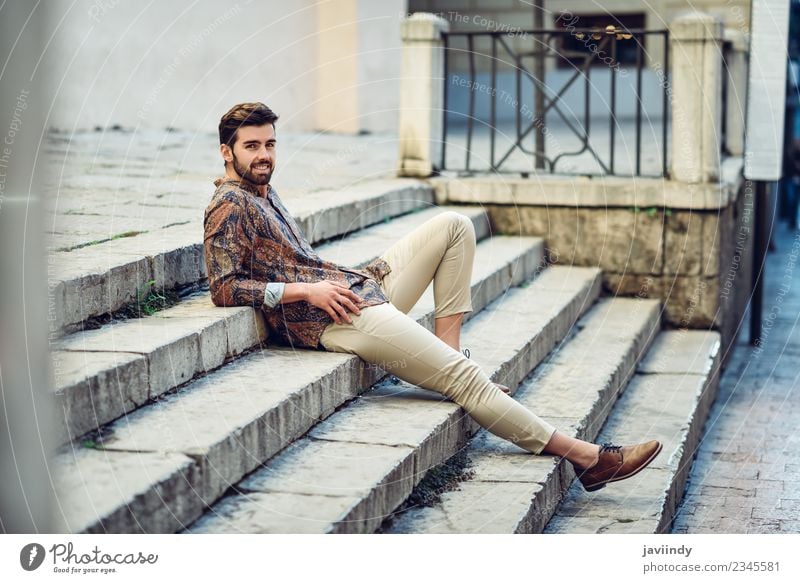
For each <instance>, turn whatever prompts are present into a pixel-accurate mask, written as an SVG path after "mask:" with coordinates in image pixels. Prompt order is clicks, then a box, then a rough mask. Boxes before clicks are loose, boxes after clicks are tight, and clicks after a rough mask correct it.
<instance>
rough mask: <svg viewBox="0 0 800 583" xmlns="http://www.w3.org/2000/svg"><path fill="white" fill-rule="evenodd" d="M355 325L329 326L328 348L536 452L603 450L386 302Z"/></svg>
mask: <svg viewBox="0 0 800 583" xmlns="http://www.w3.org/2000/svg"><path fill="white" fill-rule="evenodd" d="M352 319H353V323H352V324H336V323H333V324H331V325H329V326H328V327H327V328H326V329H325V332H324V333H323V334H322V338H321V341H322V345H323V346H324V347H325V348H326V349H327V350H332V351H335V352H349V353H352V354H357V355H358V356H360V357H361V358H362V359H364V360H365V361H367V362H370V363H374V364H377V365H378V366H380V367H382V368H384V369H385V370H387V371H391V372H392V374H395V375H396V376H398V377H400V378H401V379H403V380H405V381H407V382H409V383H412V384H415V385H417V386H419V387H422V388H425V389H430V390H433V391H437V392H439V393H441V394H443V395H445V396H446V397H448V398H450V399H451V400H453V401H455V402H456V403H458V404H459V405H461V406H462V407H464V409H465V410H466V411H467V413H469V414H470V415H471V416H472V417H473V418H474V419H475V420H476V421H477V422H478V423H479V424H480V425H482V426H483V427H485V428H487V429H488V430H489V431H491V432H492V433H494V434H495V435H498V436H500V437H502V438H504V439H508V440H509V441H512V442H513V443H516V444H517V445H519V446H520V447H522V448H523V449H526V450H528V451H530V452H532V453H536V454H539V453H542V452H544V451H547V447H548V446H549V447H550V451H548V453H557V454H558V455H562V456H563V457H565V458H566V459H568V460H570V461H573V460H575V461H576V462H584V461H585V460H586V459H588V458H589V457H591V455H592V450H593V449H597V446H594V445H592V444H590V443H587V442H583V441H580V440H577V439H576V440H573V439H571V438H567V437H566V436H564V435H563V434H560V433H558V432H556V430H555V428H554V427H553V426H552V425H550V424H549V423H547V422H546V421H544V420H543V419H541V418H539V417H537V416H536V415H534V414H533V413H532V412H531V411H529V410H528V409H527V408H526V407H524V406H523V405H522V404H520V403H519V402H517V401H515V400H514V399H512V398H511V397H509V396H508V395H506V394H505V393H503V392H502V391H501V390H500V389H499V388H497V386H496V385H495V384H494V383H493V382H492V381H491V379H490V378H489V377H488V375H487V374H486V373H485V372H484V371H483V369H482V368H481V367H480V366H478V364H477V363H475V362H474V361H472V360H470V359H468V358H466V357H465V356H464V355H463V354H461V353H460V352H457V351H455V350H452V349H451V348H450V347H449V346H447V345H446V344H445V343H444V342H443V341H441V340H440V339H439V338H437V337H436V336H434V335H433V334H431V333H430V332H429V331H428V330H427V329H426V328H424V327H423V326H420V325H419V324H418V323H417V322H415V321H414V320H413V319H412V318H410V317H408V316H407V315H406V314H403V313H402V312H400V311H399V310H398V309H397V308H396V307H395V306H394V305H393V304H391V303H385V304H380V305H377V306H370V307H368V308H364V309H363V310H362V311H361V314H360V315H355V314H353V315H352Z"/></svg>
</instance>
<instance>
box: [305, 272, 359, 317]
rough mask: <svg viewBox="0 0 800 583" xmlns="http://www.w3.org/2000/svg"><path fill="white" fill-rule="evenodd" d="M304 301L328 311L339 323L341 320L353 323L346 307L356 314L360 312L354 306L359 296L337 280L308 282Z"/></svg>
mask: <svg viewBox="0 0 800 583" xmlns="http://www.w3.org/2000/svg"><path fill="white" fill-rule="evenodd" d="M306 301H308V302H309V303H310V304H312V305H314V306H317V307H318V308H321V309H323V310H325V311H326V312H328V314H329V315H330V317H331V318H333V320H334V322H336V323H337V324H341V323H342V320H344V321H346V322H347V323H348V324H352V323H353V320H351V319H350V316H349V315H348V314H347V311H346V309H347V310H350V311H351V312H354V313H355V314H357V315H360V314H361V310H359V309H358V307H357V306H356V304H357V303H361V301H362V300H361V298H360V297H358V296H357V295H356V293H355V292H352V291H350V288H349V287H347V286H346V285H345V284H343V283H339V282H337V281H327V280H326V281H318V282H316V283H311V284H308V297H307V298H306Z"/></svg>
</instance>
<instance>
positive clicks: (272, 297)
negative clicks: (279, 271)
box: [264, 281, 286, 308]
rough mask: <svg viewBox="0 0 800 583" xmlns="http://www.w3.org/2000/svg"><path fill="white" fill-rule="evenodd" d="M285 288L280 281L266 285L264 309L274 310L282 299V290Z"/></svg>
mask: <svg viewBox="0 0 800 583" xmlns="http://www.w3.org/2000/svg"><path fill="white" fill-rule="evenodd" d="M285 287H286V284H285V283H283V282H282V281H277V282H276V281H272V282H270V283H268V284H267V288H266V289H265V290H264V307H266V308H274V307H275V306H277V305H278V303H279V302H280V301H281V298H282V297H283V289H284V288H285Z"/></svg>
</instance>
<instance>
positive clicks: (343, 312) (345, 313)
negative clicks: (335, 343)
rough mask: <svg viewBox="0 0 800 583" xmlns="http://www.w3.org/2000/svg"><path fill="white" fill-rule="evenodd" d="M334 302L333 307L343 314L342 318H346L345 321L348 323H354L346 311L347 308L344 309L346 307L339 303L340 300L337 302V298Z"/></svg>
mask: <svg viewBox="0 0 800 583" xmlns="http://www.w3.org/2000/svg"><path fill="white" fill-rule="evenodd" d="M332 303H333V309H334V310H336V311H337V312H338V313H339V314H341V315H342V319H343V320H345V321H346V322H347V323H348V324H352V323H353V321H352V320H351V319H350V316H348V315H347V312H346V311H345V309H344V308H343V307H342V306H341V305H340V304H339V302H337V301H336V300H334V301H333V302H332Z"/></svg>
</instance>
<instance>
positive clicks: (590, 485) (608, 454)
mask: <svg viewBox="0 0 800 583" xmlns="http://www.w3.org/2000/svg"><path fill="white" fill-rule="evenodd" d="M661 447H662V446H661V443H660V442H658V441H656V440H655V439H654V440H652V441H648V442H646V443H640V444H638V445H626V446H622V445H614V444H612V443H604V444H602V445H601V446H600V459H599V460H598V462H597V463H596V464H595V465H593V466H592V467H590V468H581V467H579V466H576V465H575V464H572V467H573V468H575V474H576V475H577V476H578V479H579V480H580V481H581V484H583V488H584V489H585V490H586V491H587V492H594V491H595V490H599V489H600V488H605V485H606V484H607V483H608V482H617V481H619V480H624V479H625V478H630V477H631V476H634V475H636V474H638V473H639V472H640V471H642V470H643V469H644V468H646V467H647V465H648V464H649V463H650V462H652V461H653V460H654V459H655V457H656V456H657V455H658V454H659V452H660V451H661ZM570 463H571V462H570Z"/></svg>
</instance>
